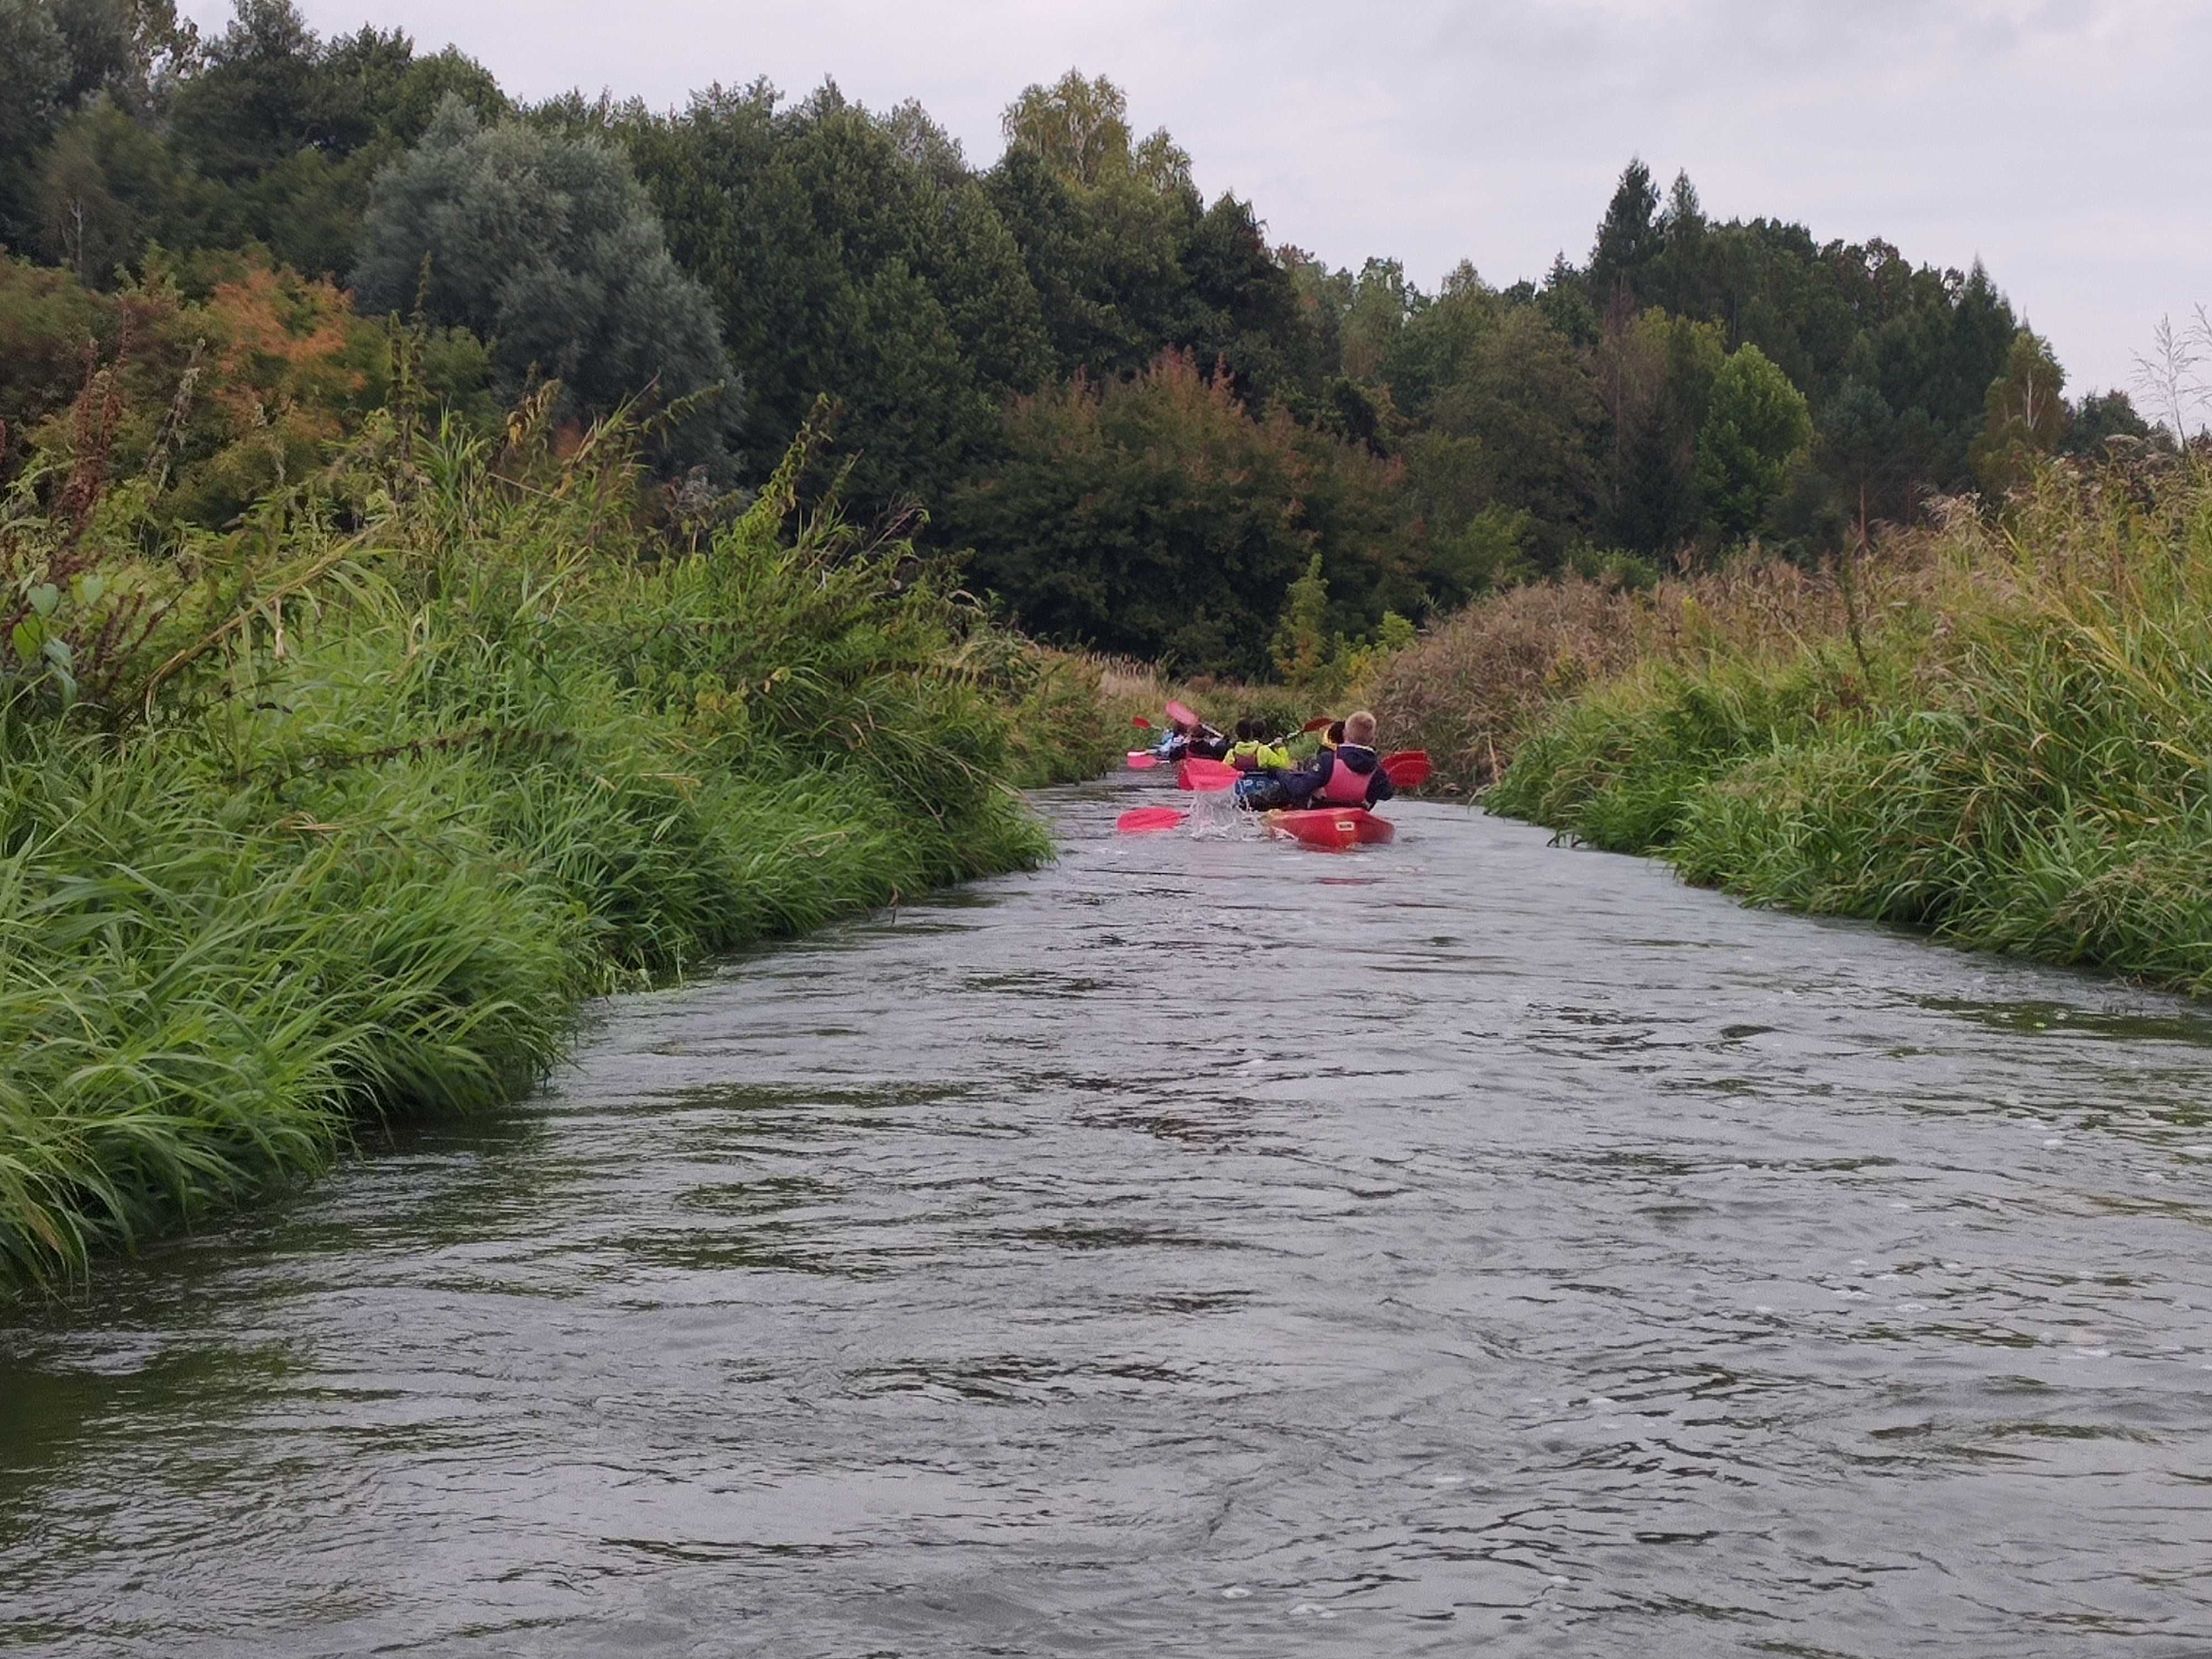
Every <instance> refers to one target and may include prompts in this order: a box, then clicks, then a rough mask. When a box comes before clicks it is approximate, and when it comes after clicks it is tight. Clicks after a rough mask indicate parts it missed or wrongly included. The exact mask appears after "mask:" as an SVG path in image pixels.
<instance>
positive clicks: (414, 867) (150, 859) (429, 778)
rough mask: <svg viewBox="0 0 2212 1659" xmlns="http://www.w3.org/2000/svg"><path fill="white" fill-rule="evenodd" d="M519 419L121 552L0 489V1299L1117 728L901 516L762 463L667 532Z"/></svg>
mask: <svg viewBox="0 0 2212 1659" xmlns="http://www.w3.org/2000/svg"><path fill="white" fill-rule="evenodd" d="M372 436H373V435H372ZM387 436H388V435H387ZM594 444H598V445H599V446H601V447H600V448H599V450H597V451H596V452H595V451H594V449H593V447H592V446H593V445H594ZM555 448H556V447H555V445H554V444H553V443H552V442H551V441H550V438H549V437H548V436H547V435H544V434H543V433H542V432H540V433H535V434H533V432H532V430H531V429H530V426H529V423H528V422H527V421H524V422H520V423H519V425H518V428H517V429H516V430H515V431H514V432H513V433H511V434H510V441H508V442H507V444H505V445H492V444H486V443H483V442H480V441H476V440H473V439H471V438H469V437H468V436H466V435H464V434H462V433H459V432H458V431H457V430H454V429H453V428H447V429H445V430H443V431H441V432H433V433H429V434H428V435H424V436H422V438H421V439H419V440H418V441H415V442H413V443H403V442H399V441H392V442H390V443H387V445H386V447H385V449H384V450H383V451H382V452H381V453H380V455H379V456H377V457H374V458H372V459H371V460H369V461H362V460H361V459H359V458H356V459H355V460H354V461H350V462H349V463H348V464H347V465H348V467H349V471H345V472H344V473H343V476H340V475H339V474H337V472H335V471H334V473H333V475H332V476H331V477H326V478H325V479H323V480H320V481H319V482H318V483H316V484H315V485H314V486H313V488H309V489H301V490H298V491H295V492H293V493H292V494H291V495H289V496H288V497H287V498H284V499H282V500H279V501H272V502H270V503H267V504H264V508H263V509H261V510H259V511H258V513H257V514H256V515H255V516H254V517H252V519H251V520H249V521H248V522H247V523H246V526H244V527H243V528H241V529H240V531H239V532H237V533H236V534H234V535H233V536H231V537H228V538H204V539H202V540H200V541H197V542H195V543H194V544H191V545H188V546H185V547H180V548H177V549H173V550H169V551H168V552H167V553H166V554H165V555H164V556H161V557H156V558H154V559H150V560H149V558H148V557H147V556H145V555H144V553H143V546H142V544H140V542H139V541H138V540H137V538H136V536H135V533H134V532H133V530H132V527H131V526H128V525H121V526H118V525H114V524H109V525H107V526H105V528H103V526H102V523H101V522H100V520H98V519H97V517H96V516H95V517H93V518H91V519H88V520H82V521H80V520H71V521H70V522H69V523H65V524H64V523H61V522H58V521H56V520H51V519H48V520H40V519H38V518H37V517H35V515H33V514H31V513H28V512H27V510H25V509H24V508H23V507H22V504H21V503H20V502H19V503H18V504H17V509H16V510H15V512H14V513H13V514H12V516H10V517H9V519H8V520H6V522H5V526H4V533H5V536H6V543H5V546H4V551H5V554H6V558H7V565H8V568H7V569H6V571H5V572H4V573H0V574H4V575H5V576H6V578H7V580H9V582H10V583H12V584H13V585H14V586H15V589H16V590H18V591H20V592H25V593H29V592H33V591H34V590H35V589H37V588H38V587H40V586H42V585H43V586H52V587H57V588H65V589H66V591H65V592H61V593H60V595H59V597H58V598H46V597H42V598H41V599H40V604H41V605H44V606H45V610H44V611H43V612H42V613H41V614H42V615H43V616H45V617H46V618H47V620H48V623H49V624H50V625H49V626H48V628H47V630H46V633H47V635H49V636H51V637H53V638H57V639H60V640H62V641H64V647H67V648H65V649H64V650H62V651H61V652H60V653H58V654H57V653H56V652H55V651H54V650H52V649H51V648H48V647H43V646H41V645H40V640H39V637H38V636H30V637H29V638H28V643H29V644H30V645H31V646H32V647H33V648H32V649H30V650H29V651H27V652H25V651H21V650H19V651H17V652H15V653H14V654H13V655H11V656H9V658H8V659H6V667H7V670H8V671H7V673H6V674H5V675H4V676H0V691H4V694H5V695H4V697H0V1054H5V1055H6V1056H7V1057H8V1060H7V1064H6V1065H5V1066H4V1067H0V1290H4V1289H5V1288H6V1287H8V1286H11V1285H12V1286H14V1287H16V1288H21V1287H25V1286H40V1285H48V1286H51V1285H60V1284H64V1283H66V1282H68V1281H69V1280H70V1279H72V1278H74V1277H76V1276H78V1275H80V1274H82V1273H83V1272H84V1271H85V1270H86V1268H87V1266H88V1263H89V1262H90V1261H93V1260H94V1258H95V1257H96V1255H98V1254H99V1253H100V1252H101V1251H103V1250H107V1249H115V1248H128V1247H130V1246H132V1245H135V1244H137V1243H140V1242H142V1241H143V1240H146V1239H148V1238H149V1237H156V1236H158V1235H160V1234H161V1233H163V1232H165V1231H169V1230H172V1229H173V1228H175V1227H177V1226H179V1225H189V1224H191V1223H192V1222H194V1221H196V1220H197V1219H199V1218H204V1217H205V1216H207V1215H209V1214H210V1213H212V1212H216V1211H218V1210H220V1209H222V1208H223V1207H226V1206H231V1205H234V1204H236V1203H239V1202H240V1201H243V1200H247V1199H250V1198H252V1197H253V1196H255V1195H257V1194H265V1193H268V1192H270V1191H271V1190H275V1189H277V1188H282V1187H283V1186H285V1185H286V1184H288V1183H290V1182H295V1181H297V1180H299V1179H301V1178H303V1177H305V1176H310V1175H312V1174H313V1173H314V1172H315V1171H316V1170H319V1169H321V1168H322V1167H324V1166H325V1164H327V1163H328V1161H329V1160H330V1159H331V1158H332V1157H333V1156H334V1155H336V1154H337V1152H339V1151H341V1150H342V1149H343V1147H344V1146H346V1145H347V1143H348V1141H349V1138H350V1136H351V1134H352V1133H353V1130H354V1126H355V1125H356V1123H357V1122H358V1121H360V1119H361V1117H362V1114H364V1113H368V1114H376V1113H412V1112H426V1111H457V1110H465V1109H471V1108H476V1107H479V1106H482V1105H483V1104H485V1103H489V1102H493V1101H495V1100H499V1099H502V1098H506V1097H511V1096H513V1094H514V1093H516V1092H517V1091H520V1090H522V1089H524V1088H526V1087H527V1086H528V1085H530V1084H531V1083H532V1081H533V1080H534V1079H538V1077H540V1076H542V1075H543V1073H544V1071H545V1070H546V1068H547V1067H548V1066H550V1065H551V1064H552V1063H553V1062H554V1061H555V1060H556V1058H557V1057H558V1056H559V1055H560V1054H561V1052H562V1044H563V1042H564V1041H565V1038H566V1036H567V1033H568V1030H569V1027H570V1022H571V1020H572V1018H573V1016H574V1011H575V1009H576V1007H577V1006H578V1003H579V1001H580V1000H581V999H582V998H584V997H586V996H587V995H589V994H593V993H596V992H599V991H603V990H605V989H609V988H611V987H617V986H621V985H623V984H629V983H635V982H638V981H641V980H642V979H644V978H646V977H647V976H650V975H659V974H664V973H666V972H668V971H670V970H671V969H680V968H682V967H683V966H684V964H685V963H690V962H692V961H695V960H696V959H697V958H698V957H701V956H702V954H704V953H706V952H709V951H718V950H722V949H726V948H727V947H730V946H732V945H737V944H739V943H742V942H744V941H746V940H750V939H761V938H765V937H771V936H775V935H779V934H785V933H794V932H797V931H799V930H801V929H804V928H806V927H812V926H814V925H816V924H817V923H819V922H821V921H824V920H825V919H827V918H829V917H831V916H835V915H840V914H843V913H847V912H850V911H853V910H855V909H859V908H865V907H868V906H872V905H876V904H879V903H882V902H885V901H887V900H891V899H895V898H896V897H898V896H902V895H909V894H914V893H917V892H920V891H921V890H925V889H927V888H928V887H930V886H932V885H934V884H940V883H944V882H947V881H952V880H957V879H961V878H966V877H970V876H974V875H977V874H981V873H983V872H990V871H996V870H1003V869H1007V868H1012V867H1018V866H1025V865H1030V864H1033V863H1035V862H1036V861H1038V860H1042V858H1044V857H1045V856H1046V855H1047V854H1048V851H1049V848H1048V842H1047V840H1046V838H1045V836H1044V835H1043V832H1042V829H1040V827H1039V826H1038V824H1037V823H1036V821H1035V819H1034V818H1033V817H1032V816H1031V815H1030V813H1029V811H1027V809H1026V808H1025V806H1024V804H1023V803H1022V801H1021V799H1020V798H1019V797H1018V794H1017V793H1015V790H1014V788H1013V787H1012V784H1014V783H1016V782H1020V781H1029V780H1030V779H1031V778H1034V777H1039V776H1051V775H1059V774H1060V773H1063V772H1065V771H1066V770H1067V769H1070V768H1072V767H1089V766H1095V764H1096V763H1097V759H1098V758H1099V751H1100V750H1103V747H1104V745H1105V744H1106V743H1107V742H1109V741H1111V742H1113V743H1115V744H1119V741H1120V738H1119V733H1118V732H1115V731H1113V730H1112V729H1111V728H1112V726H1113V719H1112V716H1111V715H1110V714H1107V713H1106V712H1104V711H1103V700H1102V697H1101V695H1100V692H1099V689H1098V682H1097V673H1096V670H1095V668H1093V667H1091V666H1089V665H1084V664H1082V663H1080V662H1079V661H1076V660H1074V659H1055V658H1048V657H1046V656H1044V655H1043V654H1042V653H1038V652H1036V650H1035V649H1034V648H1033V647H1029V646H1028V645H1026V644H1025V643H1024V642H1023V641H1018V640H1015V639H1012V638H1011V637H1009V636H1007V635H1004V634H1002V633H1000V632H998V631H997V630H994V629H992V628H991V627H990V626H989V625H988V624H987V622H986V621H985V619H984V618H983V617H982V616H981V614H980V613H979V612H978V611H975V608H974V607H973V605H970V604H969V602H967V601H966V600H964V599H963V598H962V597H961V596H960V595H959V594H958V593H957V591H956V590H955V589H954V587H953V586H952V585H951V580H950V579H949V577H948V576H946V575H945V574H942V573H939V572H937V571H935V570H933V569H932V568H929V567H928V566H927V564H926V563H925V562H923V561H921V560H920V559H918V558H917V557H916V556H915V553H914V550H912V549H911V547H909V546H908V545H906V544H903V543H901V542H897V541H895V540H893V541H880V540H877V539H872V538H869V537H867V536H865V535H863V534H860V533H859V532H855V531H854V530H852V529H851V528H849V527H848V526H843V525H842V524H840V523H838V522H837V521H836V520H835V519H834V517H829V516H823V517H817V518H813V519H811V520H803V521H800V522H798V524H797V527H796V529H795V530H794V529H793V528H792V526H793V520H794V518H795V517H796V514H795V513H794V509H793V502H792V501H791V499H790V495H789V493H788V491H787V488H786V486H787V483H788V480H789V477H792V476H794V475H795V473H796V471H797V465H796V462H794V465H793V466H791V467H789V468H787V471H786V473H785V474H784V475H781V477H780V478H779V480H778V482H777V483H775V484H772V485H771V486H770V487H769V489H768V490H767V491H765V492H763V495H762V497H761V498H760V500H759V501H757V502H756V503H755V504H754V505H753V507H751V508H750V510H749V511H748V512H746V513H744V515H743V516H742V517H740V518H738V519H736V520H734V521H732V522H730V523H727V524H726V525H725V526H723V527H722V528H721V529H720V531H719V532H716V533H714V534H713V535H711V536H708V537H705V538H701V539H699V540H697V541H696V544H695V543H694V542H692V541H690V540H688V539H687V540H683V541H678V540H673V539H671V538H666V537H665V536H661V535H659V534H655V533H649V532H647V531H645V530H643V529H641V528H640V526H641V523H642V522H643V521H644V517H645V515H644V513H643V508H642V505H641V491H642V489H644V483H643V481H642V480H641V478H640V477H638V475H637V474H636V472H635V468H634V466H633V465H632V464H631V461H630V459H629V454H628V452H627V451H626V449H625V448H624V447H623V444H622V442H621V441H620V435H618V434H607V433H601V434H594V435H586V436H585V438H584V439H583V441H582V442H581V443H580V444H576V445H573V446H572V447H571V449H570V453H566V454H564V455H556V453H555ZM103 534H106V535H108V536H110V537H111V541H110V543H109V544H107V545H106V550H105V551H104V552H103V554H102V556H100V557H99V558H91V557H88V555H87V551H86V550H87V549H88V547H91V546H94V544H95V542H96V540H97V538H99V537H100V536H101V535H103ZM88 572H92V573H94V574H95V575H96V577H97V580H94V582H93V584H92V585H91V586H87V585H86V583H85V582H84V581H83V580H79V579H80V578H82V576H84V575H85V574H87V573H88ZM55 574H59V575H60V576H61V577H62V578H63V579H64V580H62V581H61V582H52V581H46V580H44V579H46V578H47V577H50V576H53V575H55ZM71 584H74V585H71ZM125 603H128V604H130V605H131V606H132V607H133V609H132V615H133V616H134V617H151V618H157V619H158V622H159V626H157V627H155V626H149V627H143V628H137V629H134V631H132V632H131V634H130V635H128V636H127V637H126V636H125V635H116V634H115V630H113V629H108V630H107V633H108V634H109V635H114V636H115V637H114V638H113V639H112V640H111V641H110V644H109V646H108V647H102V646H101V645H100V640H101V639H102V638H103V637H106V636H105V635H103V634H102V631H101V630H102V628H103V626H104V624H103V623H102V621H101V613H102V611H103V610H104V609H112V608H113V607H116V606H118V605H123V604H125ZM17 643H18V644H19V645H20V644H22V643H23V641H18V642H17ZM102 649H106V650H108V652H109V655H110V656H111V657H115V656H117V655H118V653H120V656H121V658H122V659H120V660H103V661H102V663H101V664H100V669H101V675H102V678H100V680H99V681H98V684H100V685H101V686H102V687H103V688H105V695H104V696H103V698H102V700H100V702H98V703H97V704H95V703H94V702H92V701H89V700H88V699H86V698H85V697H83V696H81V695H76V694H77V692H78V691H80V690H81V688H82V684H88V683H90V682H89V681H88V679H86V678H84V677H83V676H82V675H79V676H74V677H71V678H70V679H69V680H68V681H67V683H65V684H64V682H63V681H61V680H59V679H58V678H57V671H58V670H61V669H64V668H66V667H69V666H72V665H73V666H75V667H76V668H78V669H80V670H82V669H84V668H85V667H86V666H87V665H88V663H89V662H90V660H91V659H93V658H94V657H95V656H97V655H98V654H99V653H100V651H101V650H102ZM1040 711H1042V714H1040ZM1024 720H1028V721H1029V722H1030V725H1029V726H1028V728H1027V729H1023V727H1022V722H1023V721H1024ZM1018 731H1019V732H1020V737H1019V744H1020V747H1019V748H1018V746H1017V735H1016V734H1017V732H1018Z"/></svg>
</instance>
